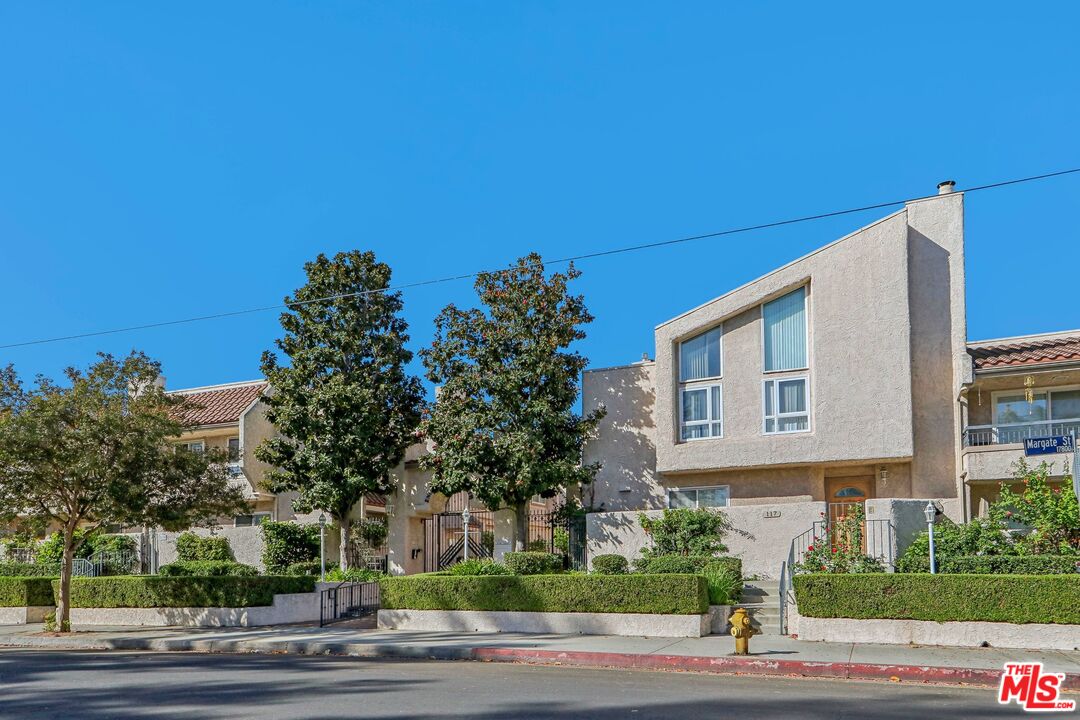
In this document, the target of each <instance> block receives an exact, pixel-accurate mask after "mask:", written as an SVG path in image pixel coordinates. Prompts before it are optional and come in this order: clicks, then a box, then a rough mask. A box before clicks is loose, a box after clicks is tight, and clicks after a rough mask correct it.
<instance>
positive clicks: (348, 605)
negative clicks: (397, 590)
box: [319, 582, 379, 627]
mask: <svg viewBox="0 0 1080 720" xmlns="http://www.w3.org/2000/svg"><path fill="white" fill-rule="evenodd" d="M378 610H379V583H377V582H365V583H342V584H340V585H337V586H336V587H331V588H327V589H326V590H323V591H322V592H321V593H319V627H322V626H324V625H329V624H330V623H333V622H339V621H341V620H352V619H355V618H361V617H365V616H367V615H371V614H372V613H375V612H378Z"/></svg>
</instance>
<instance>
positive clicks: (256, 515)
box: [233, 511, 274, 527]
mask: <svg viewBox="0 0 1080 720" xmlns="http://www.w3.org/2000/svg"><path fill="white" fill-rule="evenodd" d="M242 517H249V518H251V522H250V523H248V524H247V525H240V524H239V523H237V522H236V521H237V519H239V518H242ZM255 518H262V520H260V521H259V522H255ZM273 519H274V518H273V514H272V513H269V512H266V511H260V512H249V513H240V514H239V515H233V527H259V526H260V525H262V524H263V523H264V522H269V521H271V520H273Z"/></svg>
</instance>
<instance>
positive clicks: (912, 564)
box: [904, 555, 1080, 575]
mask: <svg viewBox="0 0 1080 720" xmlns="http://www.w3.org/2000/svg"><path fill="white" fill-rule="evenodd" d="M1078 562H1080V557H1077V556H1075V555H961V556H959V557H943V558H938V559H937V571H938V572H939V573H951V574H967V575H1068V574H1069V573H1074V572H1077V563H1078ZM904 568H905V570H904V572H908V573H911V572H924V573H928V572H930V558H929V557H924V558H908V560H907V562H906V563H905V565H904Z"/></svg>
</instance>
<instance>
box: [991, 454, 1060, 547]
mask: <svg viewBox="0 0 1080 720" xmlns="http://www.w3.org/2000/svg"><path fill="white" fill-rule="evenodd" d="M1050 471H1051V468H1050V466H1049V465H1048V464H1046V463H1045V462H1043V463H1039V464H1038V465H1037V466H1036V467H1034V468H1033V467H1031V466H1029V465H1028V464H1027V462H1025V461H1024V460H1023V459H1020V460H1019V461H1017V463H1016V468H1015V478H1016V480H1019V481H1020V482H1021V483H1022V484H1023V489H1022V490H1021V491H1020V492H1019V493H1017V492H1014V491H1013V489H1012V488H1011V487H1009V485H1007V484H1006V483H1002V484H1001V493H1000V495H998V499H997V500H996V501H995V502H994V503H993V505H991V507H990V516H991V517H992V518H994V519H995V520H997V521H999V522H1001V523H1002V524H1004V523H1006V522H1007V521H1012V522H1018V523H1020V524H1021V525H1026V526H1028V527H1029V528H1031V532H1030V533H1028V534H1027V535H1025V536H1024V537H1023V539H1022V540H1021V542H1020V545H1021V548H1020V549H1021V550H1025V551H1027V552H1030V553H1032V554H1035V555H1042V554H1055V553H1056V554H1061V555H1072V554H1075V553H1080V504H1078V503H1077V499H1076V493H1074V492H1073V491H1072V476H1071V475H1066V476H1065V477H1064V478H1063V482H1062V484H1061V485H1059V486H1058V487H1051V486H1050ZM1073 472H1075V468H1074V469H1073Z"/></svg>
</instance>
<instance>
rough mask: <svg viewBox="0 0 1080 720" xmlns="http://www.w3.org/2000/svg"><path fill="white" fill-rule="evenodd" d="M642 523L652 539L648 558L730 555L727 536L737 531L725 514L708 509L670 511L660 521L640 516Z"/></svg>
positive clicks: (657, 518) (647, 550)
mask: <svg viewBox="0 0 1080 720" xmlns="http://www.w3.org/2000/svg"><path fill="white" fill-rule="evenodd" d="M638 522H639V523H640V524H641V529H642V530H644V531H645V534H646V535H648V536H649V539H650V540H652V547H649V548H645V550H644V551H643V554H644V555H645V556H646V557H653V556H656V555H716V554H719V553H722V552H727V546H726V545H724V537H725V536H726V535H727V534H728V533H729V532H731V531H732V530H734V527H733V526H732V524H731V520H730V519H729V518H728V516H727V514H726V513H724V511H722V510H709V509H706V508H669V509H667V510H664V512H663V514H662V515H660V516H659V517H656V518H650V517H649V516H648V515H646V514H645V513H638Z"/></svg>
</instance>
